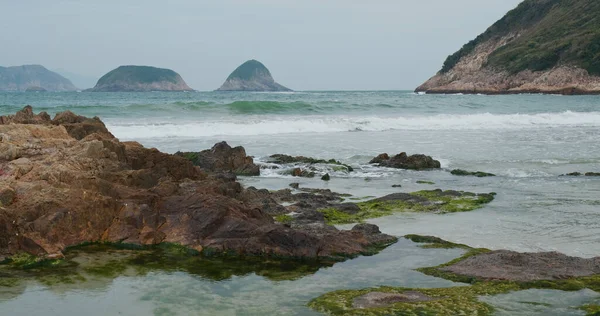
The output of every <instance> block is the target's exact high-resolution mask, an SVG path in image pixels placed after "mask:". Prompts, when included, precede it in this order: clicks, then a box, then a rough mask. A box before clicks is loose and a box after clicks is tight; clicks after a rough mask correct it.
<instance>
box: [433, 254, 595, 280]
mask: <svg viewBox="0 0 600 316" xmlns="http://www.w3.org/2000/svg"><path fill="white" fill-rule="evenodd" d="M440 270H442V271H447V272H452V273H456V274H460V275H465V276H471V277H476V278H479V279H487V280H510V281H519V282H528V281H535V280H560V279H568V278H577V277H584V276H591V275H595V274H599V273H600V257H596V258H592V259H584V258H577V257H569V256H566V255H564V254H561V253H558V252H540V253H519V252H514V251H507V250H498V251H492V252H489V253H484V254H480V255H476V256H473V257H469V258H467V259H465V260H462V261H459V262H457V263H455V264H453V265H450V266H448V267H443V268H441V269H440Z"/></svg>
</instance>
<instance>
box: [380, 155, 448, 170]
mask: <svg viewBox="0 0 600 316" xmlns="http://www.w3.org/2000/svg"><path fill="white" fill-rule="evenodd" d="M369 163H370V164H377V165H379V166H380V167H388V168H397V169H411V170H426V169H439V168H441V164H440V162H439V161H437V160H435V159H433V158H431V157H430V156H426V155H421V154H417V155H411V156H408V155H407V154H406V153H405V152H403V153H400V154H398V155H395V156H393V157H390V156H389V155H388V154H380V155H378V156H377V157H375V158H373V159H372V160H371V161H370V162H369Z"/></svg>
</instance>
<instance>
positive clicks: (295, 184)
mask: <svg viewBox="0 0 600 316" xmlns="http://www.w3.org/2000/svg"><path fill="white" fill-rule="evenodd" d="M290 188H292V189H299V188H300V183H298V182H294V183H290Z"/></svg>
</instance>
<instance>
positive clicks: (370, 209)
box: [319, 189, 495, 224]
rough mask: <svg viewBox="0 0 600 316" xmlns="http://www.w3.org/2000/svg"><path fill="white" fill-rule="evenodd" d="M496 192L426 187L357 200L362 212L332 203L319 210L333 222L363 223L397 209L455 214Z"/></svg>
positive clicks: (487, 200) (485, 201) (481, 203)
mask: <svg viewBox="0 0 600 316" xmlns="http://www.w3.org/2000/svg"><path fill="white" fill-rule="evenodd" d="M494 195H495V193H480V194H476V193H471V192H463V191H453V190H448V191H442V190H440V189H437V190H425V191H418V192H413V193H394V194H390V195H386V196H384V197H381V198H377V199H373V200H369V201H366V202H361V203H357V206H358V207H359V209H360V211H358V212H355V213H352V214H349V213H347V212H344V211H343V210H341V209H338V208H336V207H335V206H331V207H328V208H324V209H321V210H319V211H320V212H322V213H323V214H324V215H325V219H326V220H327V222H328V223H330V224H349V223H356V222H362V221H364V220H366V219H369V218H377V217H383V216H388V215H392V214H393V213H396V212H428V213H437V214H444V213H454V212H468V211H473V210H475V209H478V208H481V207H483V206H484V205H486V204H488V203H490V202H492V201H493V200H494Z"/></svg>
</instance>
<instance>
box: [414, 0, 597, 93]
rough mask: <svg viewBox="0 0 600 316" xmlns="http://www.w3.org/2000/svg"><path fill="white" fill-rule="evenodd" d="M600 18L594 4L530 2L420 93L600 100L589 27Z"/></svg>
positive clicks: (588, 0)
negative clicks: (595, 96)
mask: <svg viewBox="0 0 600 316" xmlns="http://www.w3.org/2000/svg"><path fill="white" fill-rule="evenodd" d="M565 12H567V13H565ZM599 12H600V3H598V2H597V1H593V0H576V1H572V2H568V1H560V0H543V1H540V0H525V1H523V2H522V3H521V4H519V6H518V7H517V8H515V9H514V10H512V11H510V12H509V13H508V14H506V15H505V16H504V17H503V18H502V19H500V20H499V21H498V22H496V23H495V24H494V25H492V26H491V27H490V28H488V29H487V30H486V31H485V32H484V33H482V34H481V35H479V36H478V37H477V38H475V39H474V40H472V41H471V42H469V43H467V44H465V45H464V46H463V47H462V48H461V49H460V50H459V51H457V52H456V53H454V54H452V55H450V56H449V57H448V58H447V59H446V61H445V63H444V65H443V67H442V69H441V70H440V72H438V73H437V74H436V75H435V76H433V77H432V78H431V79H429V80H427V81H426V82H425V83H423V84H422V85H421V86H419V87H418V88H417V89H416V91H417V92H426V93H481V94H516V93H551V94H566V95H572V94H600V64H599V63H598V60H597V56H596V53H595V52H597V50H598V44H597V43H598V42H597V41H598V35H597V33H596V29H595V26H593V25H592V24H589V23H587V21H589V20H590V19H593V18H594V17H595V16H597V15H598V13H599Z"/></svg>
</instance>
